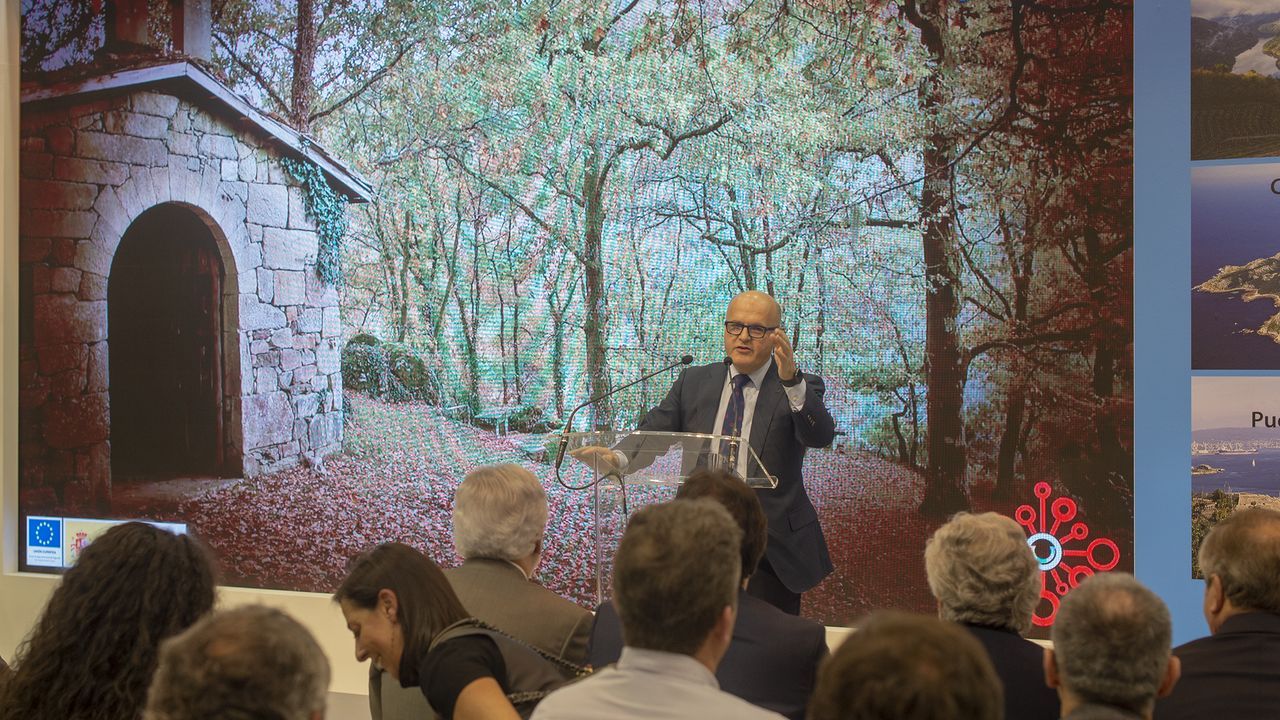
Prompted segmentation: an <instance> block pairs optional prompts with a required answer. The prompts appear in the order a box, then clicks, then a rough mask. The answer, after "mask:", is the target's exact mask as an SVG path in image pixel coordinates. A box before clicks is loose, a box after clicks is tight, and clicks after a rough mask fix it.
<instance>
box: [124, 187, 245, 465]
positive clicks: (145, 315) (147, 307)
mask: <svg viewBox="0 0 1280 720" xmlns="http://www.w3.org/2000/svg"><path fill="white" fill-rule="evenodd" d="M222 282H223V267H222V259H221V257H220V256H219V254H218V248H217V244H216V241H215V239H214V237H213V234H212V233H211V232H210V231H209V228H208V227H206V226H205V225H204V223H203V222H201V220H200V218H198V217H197V216H196V215H195V214H194V213H193V212H192V211H190V210H188V209H186V208H184V207H182V206H179V205H171V204H165V205H158V206H156V207H154V208H151V209H150V210H148V211H146V212H145V213H143V214H142V215H140V216H139V217H138V219H137V220H135V221H134V222H133V224H132V225H130V226H129V229H128V230H127V231H126V232H125V235H124V238H123V239H122V240H121V241H120V247H119V249H117V251H116V256H115V259H114V261H113V262H112V266H111V277H110V278H109V281H108V287H107V313H108V331H107V332H108V343H109V347H110V365H109V373H110V378H111V380H110V382H111V467H112V475H113V476H114V477H115V478H116V479H117V480H128V479H130V478H148V479H153V478H156V477H174V476H191V475H199V476H209V475H221V474H223V470H224V469H225V466H226V463H225V458H224V453H225V449H224V448H225V443H224V431H223V422H222V418H223V413H222V395H223V393H222V382H223V358H222Z"/></svg>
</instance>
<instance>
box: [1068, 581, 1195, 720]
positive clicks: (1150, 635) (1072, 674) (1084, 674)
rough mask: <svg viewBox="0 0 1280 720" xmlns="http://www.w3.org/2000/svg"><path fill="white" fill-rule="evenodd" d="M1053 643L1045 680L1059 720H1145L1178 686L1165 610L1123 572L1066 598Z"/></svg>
mask: <svg viewBox="0 0 1280 720" xmlns="http://www.w3.org/2000/svg"><path fill="white" fill-rule="evenodd" d="M1052 636H1053V648H1052V649H1046V650H1045V651H1044V673H1045V679H1046V680H1047V681H1048V683H1049V686H1050V687H1054V688H1057V689H1058V697H1059V698H1060V699H1061V700H1062V713H1063V715H1062V717H1063V718H1064V720H1133V719H1134V718H1143V720H1151V712H1152V709H1153V708H1154V707H1155V701H1156V698H1157V697H1162V696H1164V695H1167V694H1169V691H1170V690H1172V689H1173V686H1174V684H1175V683H1176V682H1177V681H1178V668H1179V663H1178V658H1176V657H1174V656H1173V655H1172V654H1171V653H1170V652H1169V645H1170V641H1171V638H1172V636H1173V624H1172V622H1171V621H1170V619H1169V609H1168V608H1167V607H1165V604H1164V602H1163V601H1161V600H1160V598H1158V597H1156V595H1155V593H1153V592H1151V591H1150V590H1148V589H1147V588H1146V587H1144V586H1143V585H1142V584H1141V583H1139V582H1138V581H1137V580H1135V579H1134V578H1133V576H1132V575H1129V574H1128V573H1120V572H1112V573H1106V574H1103V575H1094V576H1092V577H1089V578H1086V579H1085V580H1084V581H1083V582H1081V583H1080V585H1079V586H1077V587H1076V588H1075V589H1074V590H1071V591H1070V592H1068V593H1067V594H1066V595H1065V596H1064V597H1063V598H1062V604H1061V605H1060V606H1059V608H1058V616H1057V618H1056V619H1055V621H1054V623H1053V631H1052Z"/></svg>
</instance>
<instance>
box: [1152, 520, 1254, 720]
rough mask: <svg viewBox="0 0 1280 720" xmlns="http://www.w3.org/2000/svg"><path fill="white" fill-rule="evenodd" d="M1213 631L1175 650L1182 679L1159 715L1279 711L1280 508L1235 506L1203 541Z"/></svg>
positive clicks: (1174, 718)
mask: <svg viewBox="0 0 1280 720" xmlns="http://www.w3.org/2000/svg"><path fill="white" fill-rule="evenodd" d="M1200 569H1201V571H1203V573H1204V578H1205V580H1204V619H1205V621H1206V622H1207V623H1208V625H1209V633H1210V635H1209V637H1204V638H1200V639H1198V640H1192V641H1191V642H1189V643H1187V644H1185V645H1182V646H1180V647H1178V648H1177V649H1175V650H1174V651H1173V654H1174V655H1177V656H1178V658H1179V659H1180V660H1181V661H1182V679H1181V680H1179V681H1178V685H1177V687H1176V688H1174V691H1173V693H1172V694H1170V695H1169V697H1167V698H1165V699H1163V700H1161V701H1160V702H1159V703H1158V704H1157V706H1156V717H1159V718H1160V719H1161V720H1165V718H1169V719H1170V720H1182V719H1183V718H1206V717H1229V718H1273V717H1276V716H1277V715H1278V714H1280V512H1276V511H1275V510H1266V509H1263V508H1248V509H1245V510H1237V511H1236V512H1234V513H1232V514H1231V515H1229V516H1228V517H1227V518H1226V519H1225V520H1222V521H1221V522H1219V523H1218V524H1217V525H1215V526H1214V528H1213V529H1212V530H1210V531H1209V534H1208V535H1207V536H1205V539H1204V542H1202V543H1201V544H1200Z"/></svg>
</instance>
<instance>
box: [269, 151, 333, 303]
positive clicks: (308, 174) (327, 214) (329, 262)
mask: <svg viewBox="0 0 1280 720" xmlns="http://www.w3.org/2000/svg"><path fill="white" fill-rule="evenodd" d="M280 164H281V165H282V166H283V167H284V169H285V170H286V171H288V173H289V174H290V175H292V176H293V178H294V179H295V180H297V181H298V182H300V183H302V189H303V191H304V193H305V194H304V201H305V204H306V209H307V217H309V218H311V221H312V222H314V223H315V224H316V234H317V235H318V236H319V239H320V254H319V257H317V258H316V274H317V275H319V276H320V279H321V280H324V281H325V282H326V283H329V284H331V285H337V284H338V283H340V282H341V280H342V238H343V236H345V235H346V234H347V202H346V200H345V199H344V198H343V197H342V196H341V195H339V194H338V193H337V192H335V191H334V189H333V188H332V187H331V186H330V185H329V181H328V180H326V179H325V177H324V171H323V170H321V169H320V166H319V165H316V164H315V163H313V162H309V161H305V160H295V159H293V158H288V157H286V158H281V159H280Z"/></svg>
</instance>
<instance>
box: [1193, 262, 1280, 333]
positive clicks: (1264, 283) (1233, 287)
mask: <svg viewBox="0 0 1280 720" xmlns="http://www.w3.org/2000/svg"><path fill="white" fill-rule="evenodd" d="M1196 290H1199V291H1201V292H1208V293H1240V298H1241V299H1242V300H1244V301H1245V302H1249V301H1252V300H1257V299H1259V298H1266V299H1269V300H1271V302H1272V303H1273V304H1274V305H1276V307H1278V308H1280V254H1277V255H1273V256H1271V257H1264V258H1258V259H1257V260H1254V261H1252V262H1249V263H1246V264H1244V265H1227V266H1225V267H1223V268H1222V269H1221V270H1219V271H1218V274H1216V275H1214V276H1213V277H1211V278H1209V279H1208V280H1206V281H1204V282H1203V283H1201V284H1199V285H1197V286H1196ZM1253 332H1256V333H1258V334H1259V335H1266V336H1267V337H1269V338H1271V339H1272V340H1274V341H1276V342H1277V343H1280V312H1277V313H1276V314H1275V315H1272V316H1271V317H1270V318H1268V319H1267V321H1266V322H1264V323H1262V326H1261V327H1259V328H1258V329H1256V330H1254V331H1253Z"/></svg>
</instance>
